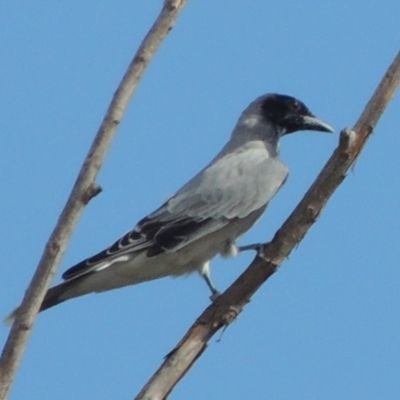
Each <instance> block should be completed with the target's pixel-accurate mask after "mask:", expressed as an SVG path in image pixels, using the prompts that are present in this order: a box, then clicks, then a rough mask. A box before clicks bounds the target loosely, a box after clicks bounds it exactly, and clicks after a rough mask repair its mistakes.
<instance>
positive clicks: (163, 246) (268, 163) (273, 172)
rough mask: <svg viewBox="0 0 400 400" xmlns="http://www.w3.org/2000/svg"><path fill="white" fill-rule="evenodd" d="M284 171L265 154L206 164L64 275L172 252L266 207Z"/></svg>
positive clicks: (235, 156) (252, 152)
mask: <svg viewBox="0 0 400 400" xmlns="http://www.w3.org/2000/svg"><path fill="white" fill-rule="evenodd" d="M287 174H288V170H287V167H286V166H285V165H284V164H283V163H282V162H281V161H279V160H278V159H275V158H267V157H266V153H265V150H264V149H252V150H247V151H242V152H237V153H230V154H227V155H225V156H224V157H222V158H220V159H219V160H217V161H216V162H214V163H212V164H210V165H209V166H208V167H207V168H205V169H204V170H203V171H202V172H200V173H199V174H198V175H196V176H195V177H194V178H193V179H192V180H191V181H189V182H188V183H187V184H186V185H185V186H183V187H182V189H181V190H179V191H178V192H177V193H176V194H175V195H174V196H173V197H171V198H170V199H169V200H168V201H167V202H165V203H164V204H163V205H162V206H161V207H160V208H158V209H157V210H156V211H154V212H153V213H151V214H149V215H148V216H147V217H145V218H143V219H142V220H141V221H139V223H138V224H137V225H136V227H135V228H134V229H133V230H132V231H130V232H128V233H127V234H125V235H124V236H123V237H122V238H120V239H119V240H118V241H117V242H115V243H114V244H113V245H112V246H110V247H109V248H108V249H106V250H104V251H102V252H101V253H99V254H97V255H95V256H94V257H92V258H89V259H87V260H84V261H82V262H81V263H79V264H77V265H76V266H74V267H72V268H70V269H69V270H67V271H66V272H65V273H64V275H63V278H64V279H73V278H75V277H78V276H81V275H83V274H86V273H88V272H92V271H98V270H100V269H102V268H106V267H108V266H109V265H110V264H111V263H114V262H119V261H126V260H128V259H129V257H128V255H129V254H132V253H135V252H138V251H147V255H148V256H149V257H151V256H155V255H157V254H160V253H162V252H174V251H177V250H179V249H181V248H182V247H184V246H186V245H188V244H190V243H192V242H194V241H195V240H198V239H200V238H202V237H205V236H207V235H209V234H211V233H213V232H215V231H217V230H219V229H221V228H223V227H224V226H226V225H227V224H228V223H229V222H231V221H233V220H236V219H240V218H245V217H246V216H248V215H249V214H250V213H252V212H253V211H255V210H258V209H259V208H261V207H263V206H265V205H266V204H267V203H268V202H269V201H270V200H271V198H272V197H273V196H274V195H275V193H276V192H277V191H278V190H279V188H280V187H281V186H282V185H283V183H284V182H285V180H286V178H287Z"/></svg>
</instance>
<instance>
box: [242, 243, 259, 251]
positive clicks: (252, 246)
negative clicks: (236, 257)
mask: <svg viewBox="0 0 400 400" xmlns="http://www.w3.org/2000/svg"><path fill="white" fill-rule="evenodd" d="M262 246H265V243H253V244H248V245H247V246H239V247H238V250H239V251H240V252H241V251H247V250H255V251H257V252H258V251H260V248H261V247H262Z"/></svg>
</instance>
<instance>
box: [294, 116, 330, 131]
mask: <svg viewBox="0 0 400 400" xmlns="http://www.w3.org/2000/svg"><path fill="white" fill-rule="evenodd" d="M302 119H303V122H302V127H301V130H304V131H320V132H331V133H333V132H335V131H334V129H333V128H332V127H331V126H330V125H328V124H327V123H326V122H324V121H322V120H320V119H318V118H317V117H314V116H309V115H304V116H302Z"/></svg>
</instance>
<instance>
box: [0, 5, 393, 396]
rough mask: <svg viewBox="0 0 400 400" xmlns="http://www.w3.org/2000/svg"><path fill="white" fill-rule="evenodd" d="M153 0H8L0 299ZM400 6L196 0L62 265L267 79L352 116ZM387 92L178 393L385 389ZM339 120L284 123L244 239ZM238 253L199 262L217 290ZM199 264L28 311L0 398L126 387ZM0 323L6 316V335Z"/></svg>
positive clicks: (164, 340) (224, 132)
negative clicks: (313, 208)
mask: <svg viewBox="0 0 400 400" xmlns="http://www.w3.org/2000/svg"><path fill="white" fill-rule="evenodd" d="M160 5H161V2H160V1H146V2H144V1H143V2H138V1H136V2H132V1H117V2H115V1H113V2H111V1H103V2H100V3H96V4H95V3H94V2H78V1H75V0H71V1H68V2H66V1H64V2H39V3H37V2H8V3H4V4H3V5H2V12H1V14H0V32H1V34H0V46H1V48H2V50H3V57H1V60H0V80H1V87H2V90H1V92H0V97H1V104H2V107H1V108H2V129H1V131H2V146H1V150H0V152H1V156H0V179H1V182H2V188H3V190H2V201H1V208H0V213H1V220H2V223H1V226H0V240H1V242H2V256H3V260H2V267H1V269H0V274H1V276H0V314H1V315H6V314H7V313H8V312H9V311H10V310H11V309H12V308H13V307H14V306H16V305H17V304H18V303H19V301H20V299H21V297H22V295H23V292H24V290H25V288H26V286H27V284H28V282H29V280H30V278H31V276H32V274H33V271H34V269H35V268H36V265H37V262H38V260H39V257H40V255H41V253H42V250H43V246H44V244H45V242H46V240H47V238H48V236H49V234H50V232H51V230H52V229H53V226H54V224H55V221H56V219H57V217H58V215H59V213H60V211H61V209H62V207H63V205H64V203H65V201H66V198H67V196H68V194H69V191H70V189H71V187H72V184H73V182H74V180H75V178H76V174H77V172H78V170H79V168H80V165H81V163H82V161H83V159H84V157H85V155H86V153H87V150H88V147H89V145H90V143H91V141H92V139H93V136H94V134H95V132H96V130H97V128H98V126H99V124H100V122H101V119H102V116H103V114H104V112H105V109H106V107H107V105H108V103H109V101H110V98H111V96H112V94H113V92H114V90H115V88H116V85H117V84H118V82H119V81H120V79H121V76H122V74H123V73H124V71H125V69H126V66H127V64H128V62H129V61H130V59H131V57H132V55H133V53H134V51H135V50H136V48H137V47H138V45H139V44H140V42H141V40H142V38H143V36H144V34H145V33H146V32H147V30H148V28H149V26H150V25H151V24H152V22H153V20H154V18H155V16H156V15H157V13H158V11H159V8H160ZM399 15H400V3H399V2H398V1H394V0H389V1H386V2H380V1H368V2H361V1H359V0H348V1H346V2H338V1H333V0H332V1H331V0H328V1H324V2H317V1H302V2H297V3H295V2H289V1H261V0H253V1H252V2H250V3H249V2H243V1H242V2H230V3H229V5H227V3H226V2H225V3H224V2H215V1H210V0H208V1H197V2H195V1H191V2H189V4H188V5H187V7H186V9H185V10H184V12H183V13H182V15H181V17H180V19H179V20H178V23H177V25H176V27H175V29H174V30H173V31H172V32H171V34H170V35H169V36H168V38H167V39H166V41H165V42H164V43H163V45H162V48H161V49H160V51H159V52H158V54H157V56H156V57H155V59H154V61H153V62H152V64H151V65H150V68H149V69H148V70H147V72H146V74H145V77H144V79H143V80H142V82H141V84H140V86H139V88H138V90H137V92H136V94H135V97H134V99H133V101H132V103H131V105H130V107H129V110H128V112H127V114H126V116H125V118H124V121H123V123H122V125H121V127H120V129H119V132H118V135H117V137H116V140H115V142H114V143H113V146H112V148H111V151H110V153H109V155H108V157H107V160H106V162H105V164H104V167H103V169H102V171H101V173H100V175H99V178H98V183H99V184H100V185H101V186H102V187H103V189H104V191H103V193H102V194H101V195H99V196H98V197H96V198H95V199H94V200H93V201H92V202H91V203H90V205H89V206H88V207H87V209H86V210H85V213H84V216H83V218H82V219H81V221H80V223H79V226H78V227H77V229H76V231H75V233H74V235H73V238H72V240H71V243H70V246H69V249H68V251H67V253H66V255H65V257H64V260H63V262H62V264H61V266H60V269H59V272H58V274H57V277H56V279H55V282H59V281H60V276H61V273H62V271H65V270H66V269H67V268H68V267H70V266H71V265H73V264H75V263H77V262H79V261H80V260H82V259H83V258H86V257H87V256H90V255H92V254H93V253H95V252H97V251H99V250H102V249H103V248H104V247H106V246H107V245H109V244H111V242H113V241H114V240H115V239H117V238H118V237H119V236H120V235H122V234H123V233H125V232H126V231H127V230H129V229H131V228H132V226H133V225H134V224H135V223H136V222H137V221H138V220H139V219H140V218H142V217H143V216H145V215H146V214H147V213H148V212H150V211H152V210H153V209H154V208H156V207H157V206H158V205H159V204H160V203H161V202H162V201H163V200H164V199H165V198H166V197H168V196H169V195H170V194H172V193H174V191H176V190H177V189H178V188H179V187H180V186H181V185H182V184H183V183H185V181H186V180H188V179H189V178H190V177H191V176H192V175H193V174H194V173H195V172H197V171H198V170H199V169H200V168H202V167H203V166H204V165H205V164H206V163H207V162H208V161H209V160H210V159H211V158H212V157H213V156H214V155H215V154H216V152H217V151H218V150H219V149H220V147H221V146H222V145H223V144H224V143H225V142H226V140H227V139H228V137H229V135H230V132H231V129H232V128H233V126H234V124H235V123H236V120H237V118H238V116H239V114H240V112H241V111H242V110H243V109H244V108H245V107H246V106H247V105H248V103H249V102H250V101H252V100H253V99H254V98H255V97H257V96H258V95H260V94H263V93H266V92H279V93H285V94H291V95H294V96H296V97H298V98H299V99H301V100H302V101H304V102H305V103H306V104H307V105H308V106H309V108H310V109H311V110H312V111H313V112H314V113H315V114H316V115H318V116H319V117H321V118H323V119H324V120H326V121H327V122H328V123H330V124H331V125H332V126H334V127H335V128H336V130H337V132H338V131H340V129H342V128H343V127H346V126H352V125H353V124H354V123H355V121H356V119H357V118H358V116H359V114H360V112H361V111H362V110H363V107H364V105H365V103H366V102H367V101H368V100H369V98H370V96H371V94H372V92H373V90H374V89H375V87H376V85H377V84H378V82H379V80H380V79H381V77H382V75H383V73H384V72H385V70H386V68H387V67H388V65H389V64H390V62H391V61H392V59H393V58H394V56H395V55H396V53H397V51H398V48H399V47H398V45H399V25H398V16H399ZM399 115H400V98H399V97H397V98H395V99H394V100H393V102H392V103H391V104H390V106H389V107H388V109H387V111H386V113H385V114H384V116H383V118H382V119H381V121H380V123H379V125H378V126H377V128H376V130H375V134H374V135H373V136H372V137H371V139H370V141H369V142H368V144H367V146H366V148H365V151H364V152H363V153H362V156H361V158H360V159H359V160H358V162H357V164H356V166H355V169H354V170H353V171H352V172H351V173H349V175H348V177H347V179H346V180H345V182H344V183H343V184H342V185H341V187H340V188H339V189H338V191H337V192H336V193H335V195H334V197H333V198H332V200H331V201H330V202H329V204H328V205H327V207H326V208H325V209H324V212H323V214H322V216H321V218H320V219H319V220H318V222H317V223H316V224H315V225H314V226H313V228H312V229H311V231H310V232H309V233H308V235H307V236H306V238H305V239H304V240H303V242H302V243H301V245H300V246H299V248H298V249H296V250H295V251H294V252H293V253H292V254H291V256H290V259H288V260H287V261H286V262H285V263H284V265H283V267H282V268H281V269H280V270H279V272H278V273H277V274H276V275H275V276H274V277H273V278H271V280H270V281H269V282H268V283H267V284H266V285H264V286H263V287H262V289H261V290H260V291H259V292H258V293H257V294H256V295H255V296H254V298H253V299H252V301H251V303H250V304H249V305H248V306H247V308H246V309H245V311H244V313H243V314H242V315H240V317H239V319H238V321H237V322H235V323H233V324H232V325H231V326H230V327H229V328H228V329H227V330H226V332H225V333H224V335H223V336H222V339H221V341H219V342H217V340H216V339H217V338H215V339H213V340H212V341H211V343H210V346H209V348H208V350H207V351H206V353H205V354H204V355H203V357H201V359H200V360H199V362H198V363H197V364H196V365H195V366H194V368H192V370H191V371H190V372H189V374H188V375H187V376H186V377H185V378H184V380H183V381H182V382H181V383H180V384H179V385H178V386H177V388H176V389H175V391H174V392H173V394H172V395H171V398H173V399H188V398H190V399H205V398H213V399H214V398H215V399H217V398H218V399H243V398H271V399H282V400H283V399H294V398H295V399H298V400H299V399H335V400H337V399H354V398H360V399H361V398H362V399H364V400H366V399H377V398H384V399H398V393H399V383H398V371H399V369H400V361H399V360H400V341H399V331H400V318H399V317H400V291H399V287H400V268H399V260H400V246H399V244H398V237H399V233H400V232H399V231H400V228H399V226H400V211H399V204H400V185H399V178H398V170H399V157H398V149H399V148H400V132H399V129H398V124H399V123H400V119H399ZM337 140H338V135H337V134H334V135H328V134H321V133H315V132H314V133H312V132H301V133H297V134H294V135H290V136H288V137H285V138H284V139H283V140H282V143H281V158H282V159H283V160H284V161H285V163H286V164H287V165H288V166H289V168H290V171H291V172H290V176H289V180H288V182H287V184H286V185H285V187H284V188H283V189H282V190H281V192H280V193H279V194H278V196H277V197H276V198H275V199H274V200H273V202H272V203H271V205H270V207H269V208H268V210H267V213H266V215H265V216H264V218H263V219H262V221H261V222H259V223H258V225H257V226H255V227H254V228H253V229H252V230H251V232H249V233H248V234H247V235H246V236H245V237H244V238H243V240H242V243H251V242H259V241H261V240H268V239H269V238H270V237H271V236H272V235H273V234H274V232H275V231H276V230H277V229H278V228H279V226H280V225H281V223H282V222H283V221H284V220H285V218H286V217H287V216H288V214H289V213H290V212H291V211H292V209H293V208H294V206H295V205H296V204H297V203H298V201H299V200H300V199H301V197H302V196H303V194H304V193H305V191H306V190H307V188H308V187H309V185H310V184H311V183H312V182H313V180H314V179H315V177H316V175H317V173H318V172H319V171H320V169H321V168H322V166H323V165H324V163H325V162H326V160H327V158H328V157H329V156H330V154H331V153H332V151H333V149H334V148H335V146H336V144H337ZM251 259H252V255H251V254H245V255H242V256H240V257H239V258H238V259H235V260H229V261H226V260H221V259H220V258H217V259H215V260H214V262H213V276H214V281H215V283H216V285H217V286H218V287H219V288H220V290H223V289H225V288H226V287H227V286H228V285H229V284H230V283H231V282H232V281H233V280H234V279H235V278H236V277H237V276H238V275H239V274H240V273H241V272H242V271H243V269H244V268H245V267H246V266H247V265H248V263H249V261H250V260H251ZM208 296H209V293H208V289H207V288H206V286H205V285H204V283H203V282H202V281H201V279H200V278H199V277H197V276H195V275H193V276H190V277H188V278H186V279H185V278H179V279H163V280H159V281H154V282H150V283H146V284H142V285H139V286H132V287H130V288H126V289H122V290H118V291H113V292H109V293H105V294H101V295H91V296H86V297H82V298H80V299H76V300H72V301H69V302H67V303H64V304H62V305H60V306H58V307H56V308H54V309H51V310H49V311H47V312H46V313H43V314H42V315H40V317H39V319H38V321H37V324H36V327H35V330H34V332H33V335H32V338H31V340H30V342H29V346H28V349H27V351H26V354H25V356H24V359H23V362H22V365H21V368H20V371H19V373H18V376H17V379H16V380H15V383H14V385H13V388H12V392H11V396H10V400H14V399H17V400H19V399H28V398H29V399H30V400H36V399H44V398H45V399H53V398H54V399H55V398H57V399H59V400H66V399H76V398H85V399H88V400H90V399H96V400H98V399H111V398H115V399H130V398H132V397H134V395H135V394H136V393H137V392H138V391H139V390H140V388H141V387H142V386H143V385H144V384H145V382H146V381H147V379H148V378H149V377H150V376H151V374H152V373H153V372H154V370H155V369H156V368H157V367H158V366H159V364H160V363H161V362H162V359H163V357H164V356H165V355H166V354H167V353H168V352H169V351H170V350H171V349H172V348H173V346H174V345H175V344H176V343H177V342H178V341H179V340H180V339H181V337H182V336H183V334H184V333H185V332H186V330H187V328H188V327H189V326H190V325H191V323H192V322H193V321H194V319H195V318H196V317H197V316H198V315H199V313H200V312H201V311H202V310H203V309H204V308H205V307H206V306H207V305H208V304H209V300H208ZM7 334H8V329H7V328H6V327H1V328H0V336H1V342H3V341H4V340H5V338H6V337H7Z"/></svg>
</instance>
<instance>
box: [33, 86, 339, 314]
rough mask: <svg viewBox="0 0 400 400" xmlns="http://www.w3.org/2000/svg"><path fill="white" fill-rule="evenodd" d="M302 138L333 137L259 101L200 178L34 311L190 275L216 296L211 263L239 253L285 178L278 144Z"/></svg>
mask: <svg viewBox="0 0 400 400" xmlns="http://www.w3.org/2000/svg"><path fill="white" fill-rule="evenodd" d="M303 130H311V131H321V132H333V129H332V127H331V126H329V125H328V124H326V123H325V122H323V121H321V120H320V119H318V118H316V117H315V116H314V115H313V114H312V113H311V112H310V110H309V109H308V108H307V107H306V106H305V105H304V104H303V103H302V102H301V101H299V100H297V99H295V98H293V97H291V96H286V95H280V94H266V95H263V96H260V97H258V98H257V99H256V100H254V101H253V102H252V103H251V104H250V105H249V106H248V107H247V108H246V109H245V110H244V112H243V113H242V115H241V116H240V118H239V120H238V122H237V124H236V126H235V128H234V130H233V132H232V135H231V138H230V140H229V141H228V143H227V144H226V145H225V146H224V147H223V148H222V150H221V151H220V152H219V153H218V154H217V156H216V157H215V158H214V159H213V160H212V161H211V162H210V163H209V164H208V165H207V166H206V167H205V168H204V169H203V170H202V171H200V172H199V173H198V174H197V175H196V176H194V177H193V178H192V179H191V180H190V181H189V182H188V183H186V184H185V185H184V186H183V187H182V188H181V189H180V190H178V191H177V192H176V194H175V195H173V196H172V197H171V198H170V199H168V200H167V201H166V202H165V203H164V204H163V205H162V206H161V207H160V208H158V209H157V210H155V211H154V212H152V213H151V214H149V215H148V216H147V217H145V218H143V219H142V220H140V221H139V222H138V224H137V225H136V226H135V227H134V229H133V230H131V231H130V232H128V233H127V234H125V235H124V236H122V237H121V238H120V239H119V240H118V241H116V242H115V243H114V244H113V245H112V246H110V247H109V248H107V249H105V250H104V251H102V252H100V253H98V254H96V255H94V256H93V257H90V258H88V259H86V260H83V261H82V262H80V263H79V264H77V265H75V266H73V267H72V268H70V269H68V270H67V271H66V272H65V273H64V274H63V279H64V282H63V283H61V284H59V285H57V286H55V287H53V288H51V289H49V290H48V292H47V293H46V296H45V299H44V301H43V303H42V305H41V308H40V311H43V310H46V309H48V308H50V307H53V306H55V305H57V304H59V303H61V302H63V301H66V300H69V299H72V298H74V297H79V296H83V295H85V294H88V293H93V292H95V293H98V292H104V291H107V290H111V289H117V288H120V287H123V286H128V285H134V284H137V283H141V282H145V281H150V280H153V279H158V278H162V277H166V276H180V275H185V274H189V273H192V272H195V271H197V272H199V273H200V274H201V275H202V276H203V277H204V279H205V281H206V283H207V285H208V286H209V288H210V289H211V292H212V297H215V296H217V295H218V291H217V289H216V288H215V287H214V285H213V283H212V282H211V278H210V266H209V265H210V260H211V259H212V258H213V257H214V256H215V255H217V254H218V253H219V254H221V255H222V256H225V257H229V256H235V255H236V254H237V253H238V251H239V249H238V247H237V246H236V240H237V239H238V238H240V237H241V236H242V235H243V234H244V233H245V232H246V231H247V230H249V229H250V228H251V227H252V226H253V225H254V223H255V222H256V221H257V220H258V219H259V218H260V217H261V215H262V214H263V213H264V211H265V209H266V207H267V205H268V203H269V202H270V201H271V199H272V198H273V197H274V196H275V194H276V193H277V192H278V190H279V189H280V188H281V187H282V185H283V184H284V183H285V181H286V178H287V176H288V168H287V167H286V165H285V164H283V163H282V162H281V161H280V160H279V158H278V144H279V140H280V138H281V136H283V135H286V134H288V133H292V132H296V131H303Z"/></svg>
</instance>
